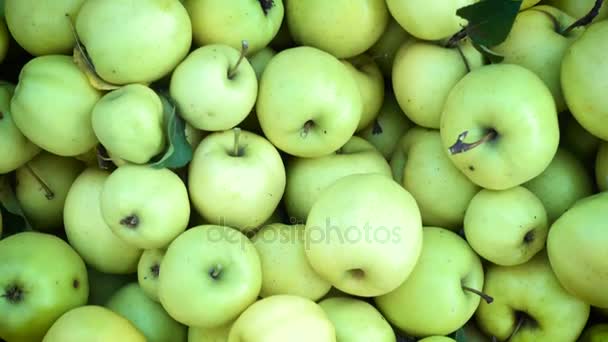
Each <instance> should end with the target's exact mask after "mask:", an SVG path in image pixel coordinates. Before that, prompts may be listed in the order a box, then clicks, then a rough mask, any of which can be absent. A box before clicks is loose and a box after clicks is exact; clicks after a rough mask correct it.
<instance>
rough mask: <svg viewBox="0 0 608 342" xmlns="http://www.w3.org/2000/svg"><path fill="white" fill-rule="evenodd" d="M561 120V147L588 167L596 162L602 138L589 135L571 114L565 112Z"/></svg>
mask: <svg viewBox="0 0 608 342" xmlns="http://www.w3.org/2000/svg"><path fill="white" fill-rule="evenodd" d="M559 120H560V122H559V123H560V131H559V133H560V138H559V140H560V145H561V146H562V147H563V148H565V149H567V150H568V151H570V152H572V153H573V154H574V155H575V156H576V157H577V158H578V159H579V160H581V161H582V162H583V163H584V164H585V165H586V166H587V165H588V164H592V163H593V161H595V157H596V155H597V149H598V147H599V145H600V143H601V140H600V138H598V137H596V136H595V135H593V134H591V133H589V131H587V130H586V129H584V128H583V127H582V126H581V124H579V123H578V121H576V119H575V118H574V116H572V114H571V113H570V112H563V113H562V115H561V116H560V118H559Z"/></svg>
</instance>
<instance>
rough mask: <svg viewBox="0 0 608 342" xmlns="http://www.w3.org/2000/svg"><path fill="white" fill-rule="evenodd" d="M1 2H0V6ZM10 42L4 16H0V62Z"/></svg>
mask: <svg viewBox="0 0 608 342" xmlns="http://www.w3.org/2000/svg"><path fill="white" fill-rule="evenodd" d="M1 5H2V4H0V6H1ZM10 42H11V34H10V33H9V32H8V28H7V27H6V21H5V19H4V17H1V16H0V63H2V62H4V59H5V58H6V55H7V53H8V49H9V46H10Z"/></svg>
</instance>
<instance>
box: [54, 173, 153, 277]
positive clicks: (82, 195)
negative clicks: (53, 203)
mask: <svg viewBox="0 0 608 342" xmlns="http://www.w3.org/2000/svg"><path fill="white" fill-rule="evenodd" d="M109 176H110V173H109V172H108V171H103V170H99V169H98V168H94V167H91V168H87V169H86V170H84V171H83V172H82V173H81V174H80V175H79V176H78V177H77V178H76V179H75V180H74V183H73V184H72V186H71V187H70V189H69V192H68V193H67V196H66V199H65V205H64V210H63V222H64V227H65V233H66V236H67V239H68V242H69V243H70V245H71V246H72V248H74V250H76V252H78V254H79V255H80V256H81V257H82V259H83V260H84V261H85V262H86V263H87V265H89V266H91V267H93V268H95V269H96V270H98V271H100V272H103V273H118V274H128V273H133V272H135V271H136V270H137V263H138V262H139V258H140V256H141V255H142V253H143V251H142V250H141V249H139V248H137V247H135V246H132V245H130V244H128V243H126V242H125V241H123V240H122V239H120V238H119V237H118V236H116V235H115V234H114V233H113V232H112V229H110V227H108V225H107V224H106V221H105V220H104V219H103V216H102V214H101V202H100V199H101V191H102V190H103V186H104V184H105V181H106V180H107V179H108V177H109Z"/></svg>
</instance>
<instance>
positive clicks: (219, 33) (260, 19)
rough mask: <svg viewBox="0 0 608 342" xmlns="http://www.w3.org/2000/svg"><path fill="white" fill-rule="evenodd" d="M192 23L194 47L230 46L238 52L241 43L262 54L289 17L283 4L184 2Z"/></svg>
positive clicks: (265, 0) (278, 0)
mask: <svg viewBox="0 0 608 342" xmlns="http://www.w3.org/2000/svg"><path fill="white" fill-rule="evenodd" d="M183 3H184V6H185V7H186V9H187V10H188V14H189V15H190V18H191V20H192V34H193V37H194V43H195V44H197V45H199V46H201V45H210V44H226V45H229V46H232V47H233V48H235V49H238V48H239V47H240V46H241V40H247V41H248V42H249V51H250V52H251V53H255V52H258V51H259V50H261V49H262V48H264V47H265V46H266V45H268V43H270V41H271V40H272V39H273V38H274V36H275V35H276V34H277V33H278V31H279V27H280V26H281V22H282V21H283V17H284V15H285V9H284V7H283V0H258V1H251V0H224V1H213V0H184V1H183Z"/></svg>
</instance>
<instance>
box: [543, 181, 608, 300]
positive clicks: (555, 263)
mask: <svg viewBox="0 0 608 342" xmlns="http://www.w3.org/2000/svg"><path fill="white" fill-rule="evenodd" d="M606 221H608V192H600V193H597V194H595V195H591V196H588V197H586V198H584V199H581V200H579V201H578V202H576V203H575V204H574V205H573V206H572V207H571V208H570V209H569V210H568V211H566V212H565V213H564V214H563V215H562V216H560V218H558V219H557V221H555V222H554V223H553V224H552V225H551V229H550V230H549V236H548V237H547V253H548V255H549V260H550V261H551V267H552V268H553V270H554V272H555V275H556V276H557V279H559V282H560V283H561V284H562V286H563V287H564V288H565V289H566V290H568V292H570V293H572V294H573V295H575V296H576V297H578V298H580V299H582V300H584V301H585V302H587V303H589V304H591V305H593V306H597V307H599V308H608V292H606V291H603V290H601V289H605V288H607V287H608V277H606V273H605V270H606V269H608V250H607V249H606V248H605V246H606V244H607V243H608V230H606ZM574 255H575V256H576V257H573V256H574Z"/></svg>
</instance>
